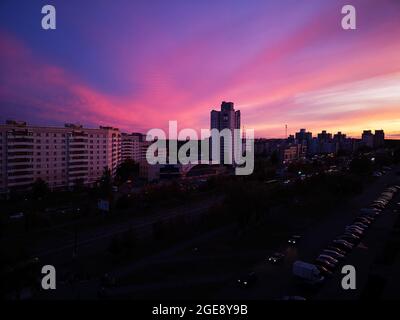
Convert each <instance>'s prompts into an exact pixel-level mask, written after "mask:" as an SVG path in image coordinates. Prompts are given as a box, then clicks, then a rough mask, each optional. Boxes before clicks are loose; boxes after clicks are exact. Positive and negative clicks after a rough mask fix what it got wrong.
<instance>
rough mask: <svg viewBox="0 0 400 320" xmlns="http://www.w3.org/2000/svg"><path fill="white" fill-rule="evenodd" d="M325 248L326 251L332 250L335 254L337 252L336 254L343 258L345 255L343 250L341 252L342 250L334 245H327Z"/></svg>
mask: <svg viewBox="0 0 400 320" xmlns="http://www.w3.org/2000/svg"><path fill="white" fill-rule="evenodd" d="M326 248H327V249H328V250H333V251H335V252H337V253H339V254H341V255H343V256H345V255H346V253H347V252H346V251H345V250H343V249H342V248H340V247H338V246H337V245H335V244H332V245H329V246H327V247H326Z"/></svg>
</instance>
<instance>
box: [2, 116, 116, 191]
mask: <svg viewBox="0 0 400 320" xmlns="http://www.w3.org/2000/svg"><path fill="white" fill-rule="evenodd" d="M0 147H1V149H0V151H1V162H0V167H1V174H0V191H1V192H7V191H8V190H11V189H20V188H22V189H24V188H26V187H29V186H30V185H31V184H32V183H33V182H34V181H35V180H37V179H39V178H40V179H42V180H44V181H46V182H47V183H48V185H49V187H50V188H52V189H56V188H65V187H71V186H73V185H75V184H77V183H83V184H86V185H90V184H94V183H95V182H97V180H98V179H99V178H100V177H101V175H102V174H103V171H104V168H109V169H110V170H111V172H112V173H113V174H114V173H115V170H116V168H117V166H118V164H119V163H120V162H121V134H120V132H119V130H118V129H116V128H112V127H100V128H99V129H89V128H83V127H82V126H81V125H75V124H66V125H65V126H64V127H45V126H31V125H28V124H27V123H26V122H17V121H12V120H11V121H7V122H6V124H5V125H0Z"/></svg>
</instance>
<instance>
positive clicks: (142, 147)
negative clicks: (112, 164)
mask: <svg viewBox="0 0 400 320" xmlns="http://www.w3.org/2000/svg"><path fill="white" fill-rule="evenodd" d="M150 144H151V141H146V135H144V134H142V133H138V132H134V133H131V134H128V133H122V135H121V158H122V161H125V160H127V159H131V160H134V161H135V162H138V163H139V162H141V161H146V151H147V148H148V147H149V145H150Z"/></svg>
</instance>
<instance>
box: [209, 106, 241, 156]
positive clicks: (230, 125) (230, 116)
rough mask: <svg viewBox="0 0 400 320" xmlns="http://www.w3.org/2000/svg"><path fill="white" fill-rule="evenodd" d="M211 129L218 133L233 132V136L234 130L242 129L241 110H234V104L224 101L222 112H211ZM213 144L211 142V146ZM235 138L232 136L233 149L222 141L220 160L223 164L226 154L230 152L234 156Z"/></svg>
mask: <svg viewBox="0 0 400 320" xmlns="http://www.w3.org/2000/svg"><path fill="white" fill-rule="evenodd" d="M210 127H211V129H217V130H218V131H222V130H224V129H229V130H231V132H232V134H233V132H234V129H240V110H236V111H235V109H234V106H233V102H225V101H223V102H222V104H221V111H216V110H212V111H211V123H210ZM212 143H213V142H212V141H211V144H212ZM233 147H234V143H233V136H232V145H231V148H229V146H228V145H227V144H226V143H225V141H224V139H221V141H220V160H221V163H223V162H224V161H223V159H224V156H225V153H227V152H229V153H230V154H231V155H232V160H233V159H234V156H233Z"/></svg>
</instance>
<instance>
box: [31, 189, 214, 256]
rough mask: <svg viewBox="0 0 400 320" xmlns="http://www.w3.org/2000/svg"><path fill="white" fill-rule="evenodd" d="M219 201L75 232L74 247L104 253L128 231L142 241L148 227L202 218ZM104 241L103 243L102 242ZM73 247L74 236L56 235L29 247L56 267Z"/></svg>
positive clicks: (70, 252) (210, 201)
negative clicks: (110, 242)
mask: <svg viewBox="0 0 400 320" xmlns="http://www.w3.org/2000/svg"><path fill="white" fill-rule="evenodd" d="M221 199H222V198H221V197H210V198H208V199H207V200H203V201H201V202H199V203H195V204H191V205H190V206H185V207H179V208H175V209H170V210H162V211H161V212H160V213H157V214H154V215H149V216H144V217H136V218H132V219H131V220H130V221H124V222H120V223H116V224H113V225H105V226H100V227H95V228H92V229H89V230H85V231H83V230H82V231H79V232H78V239H77V244H76V247H77V249H78V252H79V253H80V254H85V252H89V251H90V253H93V252H94V251H95V250H100V249H104V245H108V243H109V239H111V238H112V237H113V236H115V235H118V234H121V233H123V232H125V231H128V230H130V229H131V230H132V231H133V232H134V233H135V236H136V237H137V238H143V237H146V236H147V235H149V234H150V233H151V231H152V226H153V224H154V223H155V222H157V221H168V220H171V219H173V218H174V217H177V216H181V215H183V216H186V217H189V218H190V219H195V218H196V217H197V216H199V215H201V214H203V213H204V212H206V211H207V209H209V208H210V207H211V206H212V205H214V204H215V203H218V202H219V201H221ZM104 240H107V241H104ZM74 246H75V239H74V232H73V231H70V232H63V233H61V232H60V233H59V236H58V237H56V238H54V237H52V238H51V239H44V240H42V241H41V242H39V243H37V244H34V245H32V247H31V254H32V256H37V257H40V258H44V259H46V258H49V257H52V258H53V259H54V258H56V260H57V261H58V262H59V263H60V262H61V260H60V259H62V258H63V257H64V259H66V260H67V261H68V260H70V258H71V254H72V251H73V249H74Z"/></svg>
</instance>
